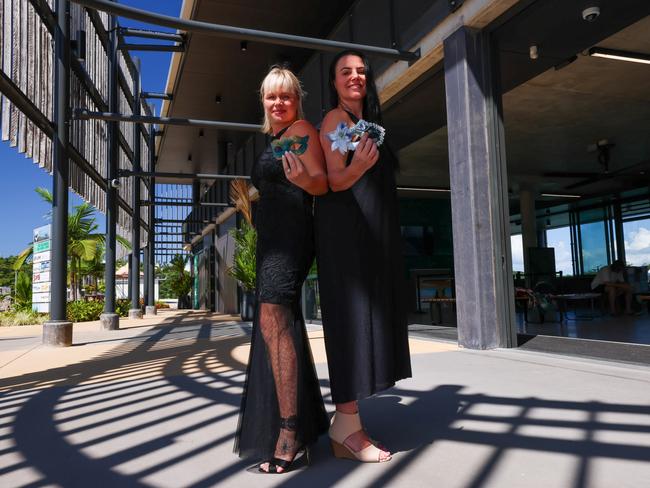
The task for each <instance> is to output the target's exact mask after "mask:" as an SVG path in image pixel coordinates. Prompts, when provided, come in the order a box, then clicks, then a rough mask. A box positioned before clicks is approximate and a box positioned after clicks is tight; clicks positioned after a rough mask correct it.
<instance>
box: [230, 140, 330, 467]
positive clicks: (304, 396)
mask: <svg viewBox="0 0 650 488" xmlns="http://www.w3.org/2000/svg"><path fill="white" fill-rule="evenodd" d="M283 132H284V131H281V132H280V133H278V135H277V137H280V136H281V135H282V133H283ZM251 178H252V181H253V184H254V185H255V187H256V188H257V189H258V191H259V194H260V199H259V201H258V203H257V211H256V214H255V227H256V229H257V290H256V298H257V305H256V310H255V315H254V319H253V332H252V337H251V350H250V356H249V361H248V370H247V373H246V385H245V387H244V394H243V397H242V403H241V410H240V416H239V426H238V429H237V435H236V439H235V452H237V453H239V455H240V456H241V457H256V458H258V459H269V458H271V457H273V455H274V452H275V451H276V444H277V446H279V449H278V453H280V452H282V448H284V449H285V451H286V452H288V453H289V454H292V453H293V452H294V451H295V450H296V449H297V448H298V447H300V446H303V445H307V444H311V443H313V442H315V441H316V439H317V438H318V436H319V435H321V434H322V433H324V432H325V431H326V430H327V428H328V427H329V420H328V417H327V414H326V412H325V406H324V404H323V398H322V396H321V392H320V387H319V384H318V378H317V377H316V371H315V369H314V363H313V358H312V355H311V349H310V347H309V341H308V339H307V332H306V329H305V321H304V319H303V316H302V311H301V307H300V292H301V288H302V284H303V282H304V280H305V278H306V276H307V273H308V272H309V268H310V267H311V264H312V262H313V259H314V237H313V217H312V205H313V197H312V196H311V195H309V194H308V193H306V192H305V191H303V190H302V189H301V188H299V187H297V186H296V185H294V184H292V183H290V182H289V181H288V180H287V179H286V176H285V174H284V170H283V168H282V162H281V161H279V160H276V159H274V157H273V154H272V151H271V146H270V145H269V146H268V147H267V149H266V150H265V151H264V153H262V155H261V156H260V158H259V159H258V161H257V162H256V163H255V165H254V166H253V171H252V175H251ZM282 419H285V420H282Z"/></svg>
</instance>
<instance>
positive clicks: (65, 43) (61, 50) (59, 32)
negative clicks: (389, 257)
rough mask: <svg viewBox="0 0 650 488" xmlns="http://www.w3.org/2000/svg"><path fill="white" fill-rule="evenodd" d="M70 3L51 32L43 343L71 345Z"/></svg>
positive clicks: (59, 5) (59, 8) (61, 5)
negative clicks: (48, 264) (49, 218)
mask: <svg viewBox="0 0 650 488" xmlns="http://www.w3.org/2000/svg"><path fill="white" fill-rule="evenodd" d="M69 13H70V3H69V2H68V1H67V0H57V2H56V20H57V25H56V31H55V33H54V48H55V62H56V65H55V70H54V121H55V123H56V133H55V134H54V137H53V141H52V142H53V152H54V154H53V164H52V179H53V182H52V183H53V184H52V188H53V192H52V193H53V194H52V196H53V201H52V249H51V256H52V262H51V270H52V271H51V273H52V274H51V278H52V282H51V284H50V290H51V292H50V320H48V321H47V322H45V323H44V324H43V344H46V345H50V346H71V345H72V322H68V321H67V317H66V307H67V303H68V294H67V289H68V286H67V276H68V275H67V271H68V186H69V181H68V180H69V169H68V139H69V121H70V117H69V111H70V39H69V33H70V24H69Z"/></svg>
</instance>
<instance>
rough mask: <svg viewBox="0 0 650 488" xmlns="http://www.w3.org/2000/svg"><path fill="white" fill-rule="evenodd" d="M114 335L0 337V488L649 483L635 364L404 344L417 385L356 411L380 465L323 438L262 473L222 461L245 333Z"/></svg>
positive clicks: (179, 318) (203, 317)
mask: <svg viewBox="0 0 650 488" xmlns="http://www.w3.org/2000/svg"><path fill="white" fill-rule="evenodd" d="M121 326H122V329H121V330H119V331H112V332H108V331H100V330H99V324H98V323H86V324H79V325H75V329H74V343H75V345H74V346H73V347H70V348H64V349H59V348H47V347H43V346H41V345H40V327H2V328H0V486H1V487H3V488H4V487H18V486H63V487H84V488H85V487H99V486H111V487H112V486H115V487H132V486H133V487H145V486H153V487H185V486H196V487H203V486H206V487H207V486H224V487H228V486H232V487H248V486H254V487H256V488H262V487H266V486H289V487H291V486H300V487H303V486H309V487H310V488H316V487H321V486H323V487H325V486H345V487H348V486H349V487H363V486H373V487H374V486H377V487H379V486H391V487H393V486H396V487H417V486H422V487H425V486H426V487H444V488H447V487H463V488H464V487H472V488H478V487H498V488H509V487H543V488H554V487H558V488H574V487H575V488H581V487H602V488H623V487H633V488H647V487H649V486H650V369H648V368H643V367H635V366H628V365H622V364H616V363H607V362H598V361H588V360H576V359H569V358H564V357H560V356H552V355H542V354H537V353H532V352H524V351H517V350H497V351H488V352H485V351H483V352H479V351H468V350H462V349H458V348H457V347H456V346H455V345H454V344H451V343H448V342H436V341H428V340H422V339H415V338H413V339H412V340H411V345H412V352H413V355H412V362H413V371H414V377H413V378H412V379H409V380H405V381H402V382H400V383H399V384H398V386H397V387H396V388H393V389H391V390H388V391H386V392H384V393H382V394H380V395H378V396H376V397H373V398H372V399H369V400H366V401H364V402H362V405H361V408H362V410H363V413H364V417H365V419H366V424H367V427H368V430H369V431H370V432H371V433H373V434H375V436H376V437H379V438H381V440H382V441H383V442H384V443H385V444H386V445H388V446H390V447H391V448H392V449H393V450H394V451H395V452H396V454H395V456H394V458H393V460H392V461H391V462H389V463H384V464H381V465H360V464H357V463H353V462H351V461H345V460H336V459H334V458H333V457H332V455H331V453H330V451H329V447H328V444H327V440H326V439H325V438H322V439H321V441H320V442H319V443H318V444H317V446H316V447H315V450H314V456H313V457H314V459H313V463H312V466H311V467H309V468H308V469H301V470H298V471H295V472H293V473H290V474H286V475H281V476H279V475H276V476H273V475H271V476H269V475H266V476H265V475H256V474H251V473H249V472H247V471H246V467H247V466H249V465H250V462H245V461H242V460H239V459H238V458H236V457H235V456H234V455H233V454H232V441H233V435H234V431H235V428H236V423H237V409H238V406H239V396H240V394H241V390H242V382H243V379H244V368H245V364H244V362H245V360H246V353H247V347H248V333H249V326H248V325H247V324H244V323H241V322H238V321H237V320H236V317H232V316H216V315H210V314H205V313H198V312H178V311H176V312H174V311H167V312H163V313H162V314H161V315H159V316H158V317H157V318H146V319H143V320H139V321H128V320H123V321H122V323H121ZM309 329H310V337H311V341H312V347H313V349H314V356H315V359H316V362H317V369H318V374H319V377H320V379H321V386H322V391H323V395H324V396H325V398H326V400H329V396H328V394H329V388H328V386H329V385H328V381H327V366H326V364H325V362H324V361H325V358H324V351H323V343H322V332H321V330H320V329H319V327H317V326H309ZM328 409H329V410H330V411H331V410H332V405H331V404H329V403H328Z"/></svg>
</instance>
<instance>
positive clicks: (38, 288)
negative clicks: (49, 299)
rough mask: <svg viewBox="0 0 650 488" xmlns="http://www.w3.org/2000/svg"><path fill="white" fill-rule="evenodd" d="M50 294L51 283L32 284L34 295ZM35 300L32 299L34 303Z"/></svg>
mask: <svg viewBox="0 0 650 488" xmlns="http://www.w3.org/2000/svg"><path fill="white" fill-rule="evenodd" d="M49 292H50V282H49V281H45V282H43V283H32V293H49ZM33 301H34V299H33V298H32V302H33Z"/></svg>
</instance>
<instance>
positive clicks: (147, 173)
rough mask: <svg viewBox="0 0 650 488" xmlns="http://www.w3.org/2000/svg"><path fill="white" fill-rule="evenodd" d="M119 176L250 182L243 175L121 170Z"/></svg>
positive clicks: (248, 178)
mask: <svg viewBox="0 0 650 488" xmlns="http://www.w3.org/2000/svg"><path fill="white" fill-rule="evenodd" d="M119 175H120V176H138V177H151V176H154V177H156V178H179V179H189V180H250V179H251V177H250V176H245V175H222V174H218V173H161V172H155V173H152V172H150V171H140V172H134V171H131V170H128V169H124V170H121V171H120V172H119Z"/></svg>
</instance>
